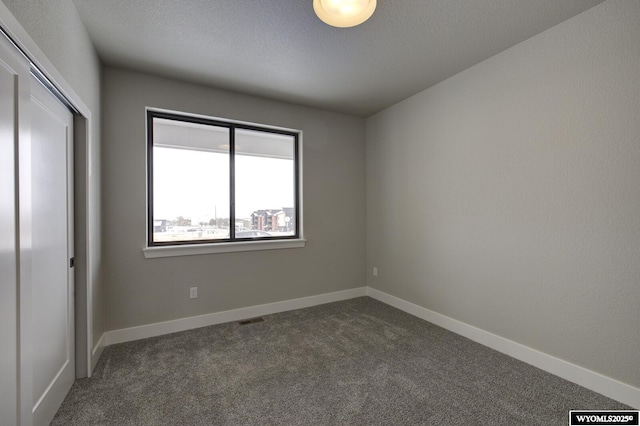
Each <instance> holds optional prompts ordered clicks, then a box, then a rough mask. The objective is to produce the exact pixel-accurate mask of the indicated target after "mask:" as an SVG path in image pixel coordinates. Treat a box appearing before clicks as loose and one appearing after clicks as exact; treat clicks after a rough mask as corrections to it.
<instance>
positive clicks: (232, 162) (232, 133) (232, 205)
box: [229, 126, 236, 241]
mask: <svg viewBox="0 0 640 426" xmlns="http://www.w3.org/2000/svg"><path fill="white" fill-rule="evenodd" d="M235 156H236V128H235V126H232V127H231V128H230V129H229V238H230V239H231V241H234V240H235V239H236V179H235V175H236V159H235Z"/></svg>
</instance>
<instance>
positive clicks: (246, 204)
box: [234, 129, 296, 238]
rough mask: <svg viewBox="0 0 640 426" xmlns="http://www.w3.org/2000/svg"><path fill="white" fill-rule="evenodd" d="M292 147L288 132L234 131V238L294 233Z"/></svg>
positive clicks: (292, 140) (293, 139) (292, 137)
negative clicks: (283, 133) (284, 133)
mask: <svg viewBox="0 0 640 426" xmlns="http://www.w3.org/2000/svg"><path fill="white" fill-rule="evenodd" d="M294 148H295V138H294V136H291V135H281V134H275V133H269V132H260V131H253V130H244V129H242V130H241V129H238V130H236V134H235V158H234V160H235V206H236V224H235V226H236V228H235V229H236V238H269V237H281V236H290V235H295V232H296V223H295V221H296V211H295V206H296V200H295V173H296V170H295V155H294V154H295V150H294Z"/></svg>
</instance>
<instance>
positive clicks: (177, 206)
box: [153, 147, 294, 225]
mask: <svg viewBox="0 0 640 426" xmlns="http://www.w3.org/2000/svg"><path fill="white" fill-rule="evenodd" d="M153 155H154V157H153V167H154V188H153V197H154V219H156V220H157V219H168V220H173V219H175V218H177V217H178V216H182V217H184V218H188V219H191V223H192V224H193V225H196V224H198V223H199V222H209V220H210V219H214V218H215V217H216V210H217V217H218V218H227V217H229V157H228V155H227V154H220V153H215V152H203V151H192V150H186V149H173V148H160V147H156V148H154V151H153ZM293 177H294V167H293V160H287V159H275V158H267V157H254V156H237V157H236V219H243V218H248V217H250V216H251V213H252V212H253V211H255V210H259V209H270V208H271V209H272V208H282V207H294V197H293V194H294V188H293V182H294V180H293Z"/></svg>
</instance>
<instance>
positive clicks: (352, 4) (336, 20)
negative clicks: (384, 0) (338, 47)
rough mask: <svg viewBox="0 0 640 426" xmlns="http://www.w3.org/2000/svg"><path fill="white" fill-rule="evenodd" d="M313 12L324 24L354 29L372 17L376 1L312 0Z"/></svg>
mask: <svg viewBox="0 0 640 426" xmlns="http://www.w3.org/2000/svg"><path fill="white" fill-rule="evenodd" d="M313 10H314V11H315V12H316V15H318V18H320V19H321V20H322V21H323V22H324V23H325V24H328V25H331V26H333V27H340V28H346V27H355V26H356V25H360V24H362V23H363V22H364V21H366V20H367V19H369V18H370V17H371V15H373V11H374V10H376V0H313Z"/></svg>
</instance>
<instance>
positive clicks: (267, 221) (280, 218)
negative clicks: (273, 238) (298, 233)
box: [251, 207, 296, 232]
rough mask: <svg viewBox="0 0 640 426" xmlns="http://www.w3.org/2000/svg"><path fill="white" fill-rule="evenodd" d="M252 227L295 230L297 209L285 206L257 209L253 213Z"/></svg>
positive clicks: (281, 230)
mask: <svg viewBox="0 0 640 426" xmlns="http://www.w3.org/2000/svg"><path fill="white" fill-rule="evenodd" d="M251 229H257V230H260V231H276V232H278V231H279V232H295V229H296V217H295V209H294V208H293V207H283V208H281V209H265V210H256V211H254V212H253V213H251Z"/></svg>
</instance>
